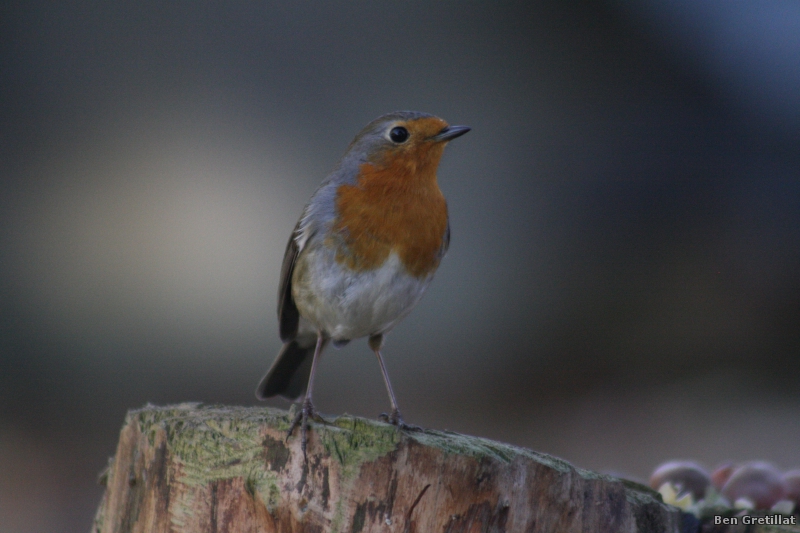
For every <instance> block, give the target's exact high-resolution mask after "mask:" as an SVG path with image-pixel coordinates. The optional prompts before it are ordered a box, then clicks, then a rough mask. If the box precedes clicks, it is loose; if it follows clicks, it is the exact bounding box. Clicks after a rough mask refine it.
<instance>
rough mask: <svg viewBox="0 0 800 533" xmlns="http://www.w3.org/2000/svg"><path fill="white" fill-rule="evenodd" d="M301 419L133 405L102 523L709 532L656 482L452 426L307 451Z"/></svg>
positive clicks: (362, 436) (321, 432) (330, 442)
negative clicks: (294, 430) (295, 425)
mask: <svg viewBox="0 0 800 533" xmlns="http://www.w3.org/2000/svg"><path fill="white" fill-rule="evenodd" d="M291 418H292V413H290V412H287V411H282V410H278V409H271V408H260V407H220V406H217V407H214V406H211V407H206V406H200V405H197V404H182V405H177V406H169V407H155V406H146V407H144V408H143V409H139V410H135V411H131V412H129V413H128V416H127V418H126V420H125V424H124V426H123V428H122V432H121V434H120V440H119V445H118V447H117V452H116V456H115V457H114V459H113V460H112V461H111V463H110V464H109V468H108V470H107V471H106V472H105V473H104V474H103V477H102V481H103V482H104V483H105V485H106V492H105V494H104V496H103V500H102V502H101V504H100V508H99V509H98V512H97V516H96V518H95V522H94V525H93V529H92V532H93V533H116V532H126V533H127V532H174V533H177V532H192V533H203V532H226V533H239V532H253V533H255V532H273V531H276V532H317V533H322V532H347V533H358V532H365V533H366V532H402V533H411V532H444V533H448V532H449V533H455V532H470V533H473V532H498V533H499V532H517V531H519V532H548V533H549V532H573V531H575V532H577V531H582V532H616V531H620V532H653V533H656V532H658V533H661V532H664V533H667V532H669V533H672V532H676V533H677V532H681V531H699V529H698V523H697V521H696V520H694V519H693V517H691V516H689V515H684V514H682V513H681V512H680V510H678V509H677V508H675V507H672V506H669V505H665V504H664V503H662V502H661V501H660V497H659V495H658V494H657V493H655V492H653V491H651V490H650V489H648V488H647V487H644V486H641V485H638V484H635V483H632V482H626V481H622V480H620V479H617V478H614V477H610V476H607V475H601V474H597V473H593V472H589V471H587V470H582V469H579V468H575V467H574V466H572V465H570V464H569V463H567V462H565V461H563V460H560V459H557V458H555V457H551V456H549V455H546V454H542V453H536V452H533V451H530V450H526V449H523V448H518V447H515V446H510V445H507V444H502V443H498V442H493V441H490V440H486V439H481V438H475V437H468V436H465V435H460V434H456V433H451V432H445V431H434V430H425V431H419V432H408V431H399V430H397V429H396V428H395V427H394V426H390V425H388V424H384V423H382V422H378V421H371V420H365V419H362V418H357V417H351V416H340V417H338V418H335V419H331V420H329V422H330V424H329V425H325V424H319V423H313V424H312V425H311V426H310V430H309V443H308V450H307V460H306V459H304V457H303V453H302V451H301V450H300V444H299V440H300V439H299V438H297V437H296V436H293V437H291V438H290V439H288V441H287V440H286V439H285V434H286V431H287V429H288V427H289V421H290V420H291ZM704 530H705V529H704ZM707 531H719V532H722V531H728V530H724V529H713V530H711V529H709V530H707ZM730 531H734V530H733V529H731V530H730ZM748 531H753V532H755V531H759V530H758V529H749V530H748ZM763 531H767V530H766V529H764V530H763ZM770 531H779V530H778V529H771V530H770ZM780 531H800V530H797V529H785V530H780Z"/></svg>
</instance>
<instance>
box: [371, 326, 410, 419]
mask: <svg viewBox="0 0 800 533" xmlns="http://www.w3.org/2000/svg"><path fill="white" fill-rule="evenodd" d="M382 345H383V335H373V336H372V337H370V338H369V347H370V348H372V351H373V352H375V355H376V356H377V357H378V364H379V365H381V373H382V374H383V382H384V384H386V391H387V392H388V393H389V401H390V402H391V403H392V414H391V415H389V416H386V413H383V414H382V415H381V418H385V419H386V421H387V422H389V423H390V424H394V425H395V426H397V427H399V428H402V429H413V430H419V429H421V428H419V427H417V426H410V425H408V424H406V423H405V422H403V415H401V414H400V408H399V407H398V406H397V399H396V398H395V396H394V390H393V389H392V382H391V381H389V373H388V372H387V371H386V365H385V364H383V357H381V346H382Z"/></svg>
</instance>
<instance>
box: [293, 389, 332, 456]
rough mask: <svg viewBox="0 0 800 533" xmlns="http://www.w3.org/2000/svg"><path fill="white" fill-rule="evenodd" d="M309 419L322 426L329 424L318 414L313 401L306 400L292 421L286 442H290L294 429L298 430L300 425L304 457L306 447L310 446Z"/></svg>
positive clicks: (301, 446)
mask: <svg viewBox="0 0 800 533" xmlns="http://www.w3.org/2000/svg"><path fill="white" fill-rule="evenodd" d="M309 418H310V419H312V420H313V421H314V422H319V423H321V424H327V423H328V422H327V421H325V419H324V418H322V417H321V416H319V413H317V410H316V409H314V404H312V403H311V400H309V399H306V400H304V401H303V404H302V406H301V407H300V409H299V410H298V411H297V414H296V415H294V420H292V424H291V425H290V426H289V431H287V432H286V440H287V441H288V440H289V437H291V436H292V432H293V431H294V428H296V427H297V426H298V425H299V426H300V448H301V449H302V450H303V457H305V455H306V445H307V444H308V419H309Z"/></svg>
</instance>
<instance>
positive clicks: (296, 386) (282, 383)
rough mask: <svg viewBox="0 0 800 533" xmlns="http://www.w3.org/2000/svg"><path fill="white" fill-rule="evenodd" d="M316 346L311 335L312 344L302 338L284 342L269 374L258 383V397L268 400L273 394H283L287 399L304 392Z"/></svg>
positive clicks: (294, 397)
mask: <svg viewBox="0 0 800 533" xmlns="http://www.w3.org/2000/svg"><path fill="white" fill-rule="evenodd" d="M298 341H299V342H298ZM302 341H306V342H302ZM315 347H316V339H315V338H314V337H311V343H310V344H309V343H308V341H307V340H306V339H301V338H297V339H295V340H293V341H291V342H287V343H286V344H284V345H283V348H281V351H280V352H279V353H278V357H277V358H276V359H275V362H274V363H272V367H270V369H269V371H268V372H267V375H266V376H264V379H262V380H261V383H259V384H258V388H257V389H256V398H258V399H259V400H266V399H267V398H272V397H273V396H283V397H284V398H286V399H287V400H294V399H296V398H297V397H298V396H300V395H301V394H303V392H305V390H306V386H307V385H308V376H309V374H311V360H312V359H313V355H314V348H315Z"/></svg>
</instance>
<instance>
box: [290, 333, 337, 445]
mask: <svg viewBox="0 0 800 533" xmlns="http://www.w3.org/2000/svg"><path fill="white" fill-rule="evenodd" d="M328 340H329V339H328V337H326V336H325V335H324V334H323V333H322V332H321V331H320V332H319V333H317V346H316V348H315V349H314V358H313V359H311V373H310V374H309V376H308V387H306V395H305V398H304V399H303V405H302V407H301V408H300V411H298V412H297V414H296V415H295V417H294V420H293V421H292V425H291V426H289V431H288V432H287V434H286V439H287V440H288V439H289V437H290V436H291V435H292V432H293V431H294V428H296V427H297V425H298V424H300V432H301V440H300V447H301V448H302V450H303V456H304V457H305V455H306V444H307V443H308V435H307V434H308V419H309V417H311V418H313V419H314V420H317V421H321V422H324V420H322V418H321V417H320V416H319V415H318V414H317V412H316V411H315V410H314V404H313V403H312V402H311V396H312V394H313V392H314V374H315V373H316V371H317V363H318V362H319V359H320V355H321V354H322V350H324V349H325V345H326V344H328Z"/></svg>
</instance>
